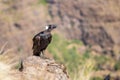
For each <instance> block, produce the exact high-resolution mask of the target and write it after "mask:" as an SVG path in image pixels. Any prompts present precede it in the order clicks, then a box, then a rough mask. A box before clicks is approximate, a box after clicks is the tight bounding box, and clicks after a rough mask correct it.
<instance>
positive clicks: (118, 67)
mask: <svg viewBox="0 0 120 80" xmlns="http://www.w3.org/2000/svg"><path fill="white" fill-rule="evenodd" d="M114 69H115V70H120V61H117V62H116V63H115V65H114Z"/></svg>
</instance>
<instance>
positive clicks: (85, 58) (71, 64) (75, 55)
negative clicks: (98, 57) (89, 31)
mask: <svg viewBox="0 0 120 80" xmlns="http://www.w3.org/2000/svg"><path fill="white" fill-rule="evenodd" d="M82 45H83V44H82V42H81V41H78V40H66V39H65V38H62V37H60V36H59V35H58V34H54V35H53V41H52V44H50V46H49V48H48V51H49V52H50V53H51V54H53V57H54V59H56V60H57V61H58V62H61V63H63V64H65V65H66V67H67V70H68V73H69V74H70V77H71V78H72V79H74V80H85V78H87V76H89V79H90V74H91V72H92V71H93V68H94V65H95V64H94V61H92V58H90V51H89V50H87V51H86V52H85V53H83V54H82V55H80V53H79V52H78V50H77V49H78V46H82ZM78 77H79V78H78ZM83 77H84V78H83Z"/></svg>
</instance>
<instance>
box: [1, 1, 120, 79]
mask: <svg viewBox="0 0 120 80" xmlns="http://www.w3.org/2000/svg"><path fill="white" fill-rule="evenodd" d="M48 24H56V25H57V26H58V28H57V29H56V30H54V31H53V33H52V34H53V40H52V42H51V44H50V45H49V47H48V48H47V50H46V51H45V53H46V54H45V55H47V56H48V57H49V58H54V59H55V60H56V61H57V62H59V63H62V64H64V65H65V66H66V67H67V71H68V74H69V76H70V78H71V80H103V79H104V77H105V76H107V75H109V74H110V76H111V79H112V80H120V0H0V48H1V49H2V48H3V46H4V45H5V44H6V46H5V50H6V51H8V53H7V54H8V55H9V56H11V55H12V56H17V57H21V58H23V59H24V58H25V57H28V56H31V55H32V38H33V36H34V35H35V34H37V33H38V32H40V31H42V30H44V29H45V27H44V26H46V25H48ZM12 53H14V54H12ZM8 58H10V57H8ZM0 60H2V59H0Z"/></svg>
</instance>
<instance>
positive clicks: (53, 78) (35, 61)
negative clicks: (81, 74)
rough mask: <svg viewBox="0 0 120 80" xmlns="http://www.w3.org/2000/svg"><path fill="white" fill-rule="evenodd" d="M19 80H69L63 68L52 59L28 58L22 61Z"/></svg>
mask: <svg viewBox="0 0 120 80" xmlns="http://www.w3.org/2000/svg"><path fill="white" fill-rule="evenodd" d="M20 74H22V79H21V80H69V78H68V75H67V73H66V69H65V66H63V65H61V64H58V63H56V62H55V61H54V60H53V59H43V58H40V57H36V56H30V57H28V58H26V59H25V60H24V61H23V71H22V72H21V73H20Z"/></svg>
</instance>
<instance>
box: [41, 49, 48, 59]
mask: <svg viewBox="0 0 120 80" xmlns="http://www.w3.org/2000/svg"><path fill="white" fill-rule="evenodd" d="M44 52H45V51H41V54H40V57H42V58H44V59H47V57H45V55H44Z"/></svg>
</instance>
